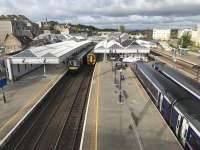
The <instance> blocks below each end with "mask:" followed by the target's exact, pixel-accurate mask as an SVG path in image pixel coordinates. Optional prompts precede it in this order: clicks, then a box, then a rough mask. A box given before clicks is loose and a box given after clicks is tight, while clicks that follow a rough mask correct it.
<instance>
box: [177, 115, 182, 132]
mask: <svg viewBox="0 0 200 150" xmlns="http://www.w3.org/2000/svg"><path fill="white" fill-rule="evenodd" d="M181 119H182V117H181V115H180V114H179V116H178V119H177V123H176V135H177V136H179V129H180V126H181Z"/></svg>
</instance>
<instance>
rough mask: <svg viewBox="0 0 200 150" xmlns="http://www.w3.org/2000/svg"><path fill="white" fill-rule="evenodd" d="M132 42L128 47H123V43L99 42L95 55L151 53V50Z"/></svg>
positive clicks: (112, 41)
mask: <svg viewBox="0 0 200 150" xmlns="http://www.w3.org/2000/svg"><path fill="white" fill-rule="evenodd" d="M134 43H135V42H134V41H132V42H130V41H129V43H128V44H127V43H126V47H125V46H123V45H122V44H121V43H119V42H117V41H114V40H111V41H108V40H104V41H101V42H99V43H98V44H97V45H96V47H95V48H94V53H149V52H150V49H149V48H147V47H145V46H141V45H138V44H137V43H136V44H134Z"/></svg>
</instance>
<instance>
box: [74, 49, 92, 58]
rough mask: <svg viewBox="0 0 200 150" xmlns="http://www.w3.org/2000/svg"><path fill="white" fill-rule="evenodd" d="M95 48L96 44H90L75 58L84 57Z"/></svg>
mask: <svg viewBox="0 0 200 150" xmlns="http://www.w3.org/2000/svg"><path fill="white" fill-rule="evenodd" d="M93 48H94V46H90V47H88V48H85V49H84V50H82V51H81V52H80V53H79V54H77V55H76V56H75V57H74V58H73V60H79V59H82V58H83V57H84V56H85V55H86V54H87V53H89V52H90V51H91V50H92V49H93Z"/></svg>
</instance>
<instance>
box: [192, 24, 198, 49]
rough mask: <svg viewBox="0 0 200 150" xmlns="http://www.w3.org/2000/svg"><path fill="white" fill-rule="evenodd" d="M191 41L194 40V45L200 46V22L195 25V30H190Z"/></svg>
mask: <svg viewBox="0 0 200 150" xmlns="http://www.w3.org/2000/svg"><path fill="white" fill-rule="evenodd" d="M191 41H192V42H194V43H195V45H196V46H200V24H198V25H197V28H196V29H195V30H192V32H191Z"/></svg>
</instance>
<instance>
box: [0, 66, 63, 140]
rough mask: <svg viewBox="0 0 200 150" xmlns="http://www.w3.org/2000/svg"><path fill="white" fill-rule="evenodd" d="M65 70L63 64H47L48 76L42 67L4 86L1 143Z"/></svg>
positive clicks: (0, 103)
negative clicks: (4, 100)
mask: <svg viewBox="0 0 200 150" xmlns="http://www.w3.org/2000/svg"><path fill="white" fill-rule="evenodd" d="M65 72H66V68H65V67H64V66H63V65H62V64H61V65H47V66H46V77H44V76H43V67H40V68H38V69H36V70H34V71H32V72H30V73H28V74H27V75H25V76H23V77H22V78H21V79H19V80H18V81H15V82H10V83H8V85H6V86H5V87H4V91H5V97H6V101H7V102H6V103H4V102H3V98H2V96H1V95H0V143H1V142H2V141H3V140H4V139H5V137H6V136H7V135H8V134H9V132H11V130H12V129H13V128H14V127H15V126H16V124H17V123H18V122H19V121H20V120H21V119H22V118H23V117H24V116H25V115H26V114H27V112H28V111H30V109H31V108H32V107H33V106H34V105H35V104H36V103H37V102H38V101H40V100H41V98H42V96H44V95H45V94H46V93H47V92H48V90H50V88H51V87H52V86H53V85H55V83H57V82H58V81H59V79H60V78H61V77H62V76H63V75H64V73H65ZM0 94H2V93H0Z"/></svg>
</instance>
